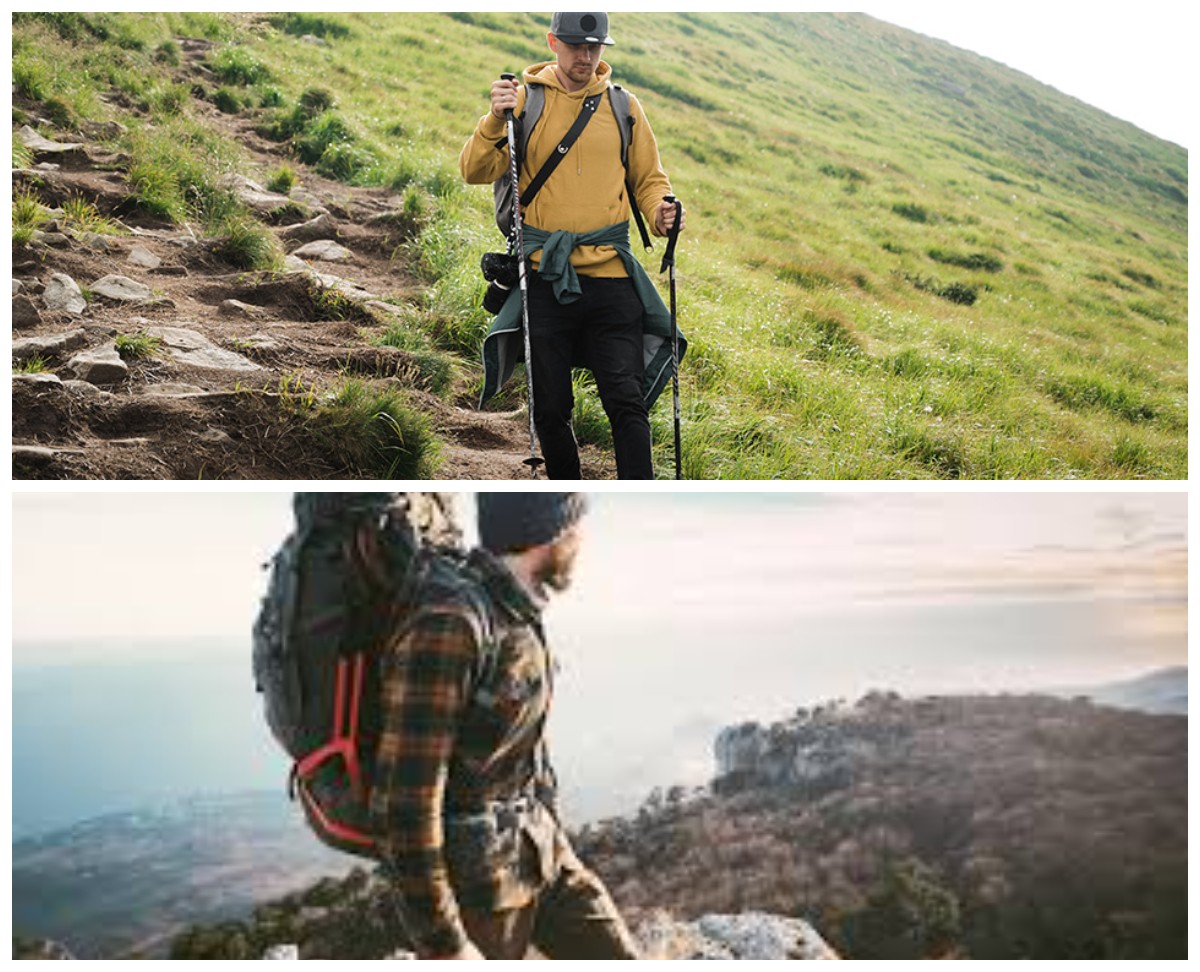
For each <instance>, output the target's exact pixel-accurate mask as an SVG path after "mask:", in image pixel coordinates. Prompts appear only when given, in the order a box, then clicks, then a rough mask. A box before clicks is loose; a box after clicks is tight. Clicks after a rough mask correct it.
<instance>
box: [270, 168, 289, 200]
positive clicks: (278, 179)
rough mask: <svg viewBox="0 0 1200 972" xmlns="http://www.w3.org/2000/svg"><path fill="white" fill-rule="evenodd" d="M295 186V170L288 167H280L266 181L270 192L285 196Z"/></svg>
mask: <svg viewBox="0 0 1200 972" xmlns="http://www.w3.org/2000/svg"><path fill="white" fill-rule="evenodd" d="M295 185H296V170H295V169H293V168H292V167H291V166H290V165H281V166H280V167H279V168H278V169H276V170H275V171H274V172H273V173H272V174H271V178H270V179H268V180H267V188H268V189H269V190H270V191H271V192H278V193H282V194H283V195H285V196H286V195H287V194H288V193H289V192H291V191H292V189H293V188H294V187H295Z"/></svg>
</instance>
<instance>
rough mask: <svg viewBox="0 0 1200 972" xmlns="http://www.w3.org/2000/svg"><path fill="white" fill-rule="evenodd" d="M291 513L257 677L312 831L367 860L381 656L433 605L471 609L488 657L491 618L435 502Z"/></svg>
mask: <svg viewBox="0 0 1200 972" xmlns="http://www.w3.org/2000/svg"><path fill="white" fill-rule="evenodd" d="M293 505H294V509H295V514H296V526H295V529H294V530H293V531H292V533H291V534H289V535H288V537H287V538H286V539H285V540H284V541H283V543H282V545H281V546H280V548H279V550H278V551H277V552H276V554H275V555H274V557H273V558H272V560H271V563H270V564H269V565H268V569H269V571H270V573H269V579H268V583H267V590H266V593H265V595H264V597H263V600H262V605H261V607H260V609H259V613H258V617H257V619H256V621H255V624H254V634H253V667H254V679H255V683H256V687H257V689H258V691H259V692H260V693H262V695H263V703H264V710H265V715H266V720H267V724H268V726H269V727H270V730H271V733H272V735H274V737H275V739H276V741H277V742H278V743H279V744H280V745H281V746H282V747H283V749H284V750H285V751H286V752H287V754H288V755H289V756H290V757H291V758H292V760H293V765H292V769H291V773H290V778H289V784H288V792H289V795H290V796H291V798H292V799H293V800H295V799H298V800H299V801H300V803H301V805H302V807H303V809H304V813H305V817H306V819H307V821H308V824H309V826H310V827H311V828H312V829H313V831H314V832H315V833H316V834H317V836H318V837H319V838H320V839H321V840H322V841H324V842H325V843H326V844H328V845H329V846H331V847H334V848H336V849H338V850H342V851H346V852H349V853H353V854H358V855H360V856H364V857H371V858H373V857H375V856H376V845H375V839H374V836H373V834H372V828H371V824H370V791H371V782H372V777H373V768H374V755H375V751H376V747H377V745H378V741H379V736H380V733H381V731H382V712H381V705H380V689H381V677H380V657H381V650H382V648H383V647H384V646H385V644H386V643H388V641H389V640H394V639H395V638H397V637H399V636H400V633H401V632H402V631H403V629H404V627H405V626H406V625H407V624H408V623H410V622H411V620H412V618H413V617H415V615H416V614H417V612H419V611H420V610H421V609H422V608H423V607H424V606H425V604H426V603H427V602H429V601H430V600H431V599H432V598H434V597H437V599H438V601H439V602H446V601H449V602H452V603H454V604H459V605H469V610H467V611H466V612H464V613H465V615H466V616H467V617H468V620H470V622H471V624H472V627H473V628H474V629H475V632H476V636H477V640H478V643H479V644H480V645H481V646H484V650H488V648H489V647H490V646H491V645H492V644H493V641H494V639H493V636H492V632H491V624H490V620H489V618H490V613H489V610H488V607H487V604H486V602H485V601H484V599H483V595H482V593H481V592H480V591H479V589H478V586H477V585H476V584H475V583H473V582H472V581H471V579H470V578H469V577H468V575H467V571H466V563H465V555H464V554H463V552H462V549H461V547H460V545H459V535H458V531H457V529H456V528H455V526H454V523H453V519H452V518H451V517H450V516H449V515H448V511H447V509H446V505H445V503H444V501H442V500H441V498H440V497H439V496H438V495H437V494H431V493H400V494H395V493H297V494H296V496H295V500H294V504H293Z"/></svg>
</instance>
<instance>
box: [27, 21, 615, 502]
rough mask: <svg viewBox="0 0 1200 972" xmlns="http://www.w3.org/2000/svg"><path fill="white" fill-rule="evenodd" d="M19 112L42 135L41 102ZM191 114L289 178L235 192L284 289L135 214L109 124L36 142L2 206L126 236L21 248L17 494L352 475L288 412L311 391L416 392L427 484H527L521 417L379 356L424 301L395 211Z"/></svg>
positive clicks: (219, 122)
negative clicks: (269, 243)
mask: <svg viewBox="0 0 1200 972" xmlns="http://www.w3.org/2000/svg"><path fill="white" fill-rule="evenodd" d="M181 43H182V46H183V50H184V56H185V62H184V64H183V65H182V66H181V67H180V69H179V71H180V78H179V79H180V80H183V81H188V82H191V81H194V80H197V79H198V75H201V74H203V73H204V71H205V70H206V69H205V68H204V67H203V65H202V63H201V60H202V58H203V56H204V55H205V54H206V53H207V51H206V44H205V42H197V41H184V40H182V39H181ZM19 107H21V108H23V109H25V110H26V111H27V112H28V113H29V114H30V115H31V116H32V117H34V118H36V116H37V111H38V106H37V105H36V104H32V103H30V104H21V105H19ZM193 110H194V111H195V112H196V113H197V114H200V115H201V116H202V117H203V118H204V121H205V123H206V124H207V125H209V126H210V127H211V128H213V129H214V130H217V131H219V132H221V133H222V134H224V135H226V136H228V137H230V138H232V139H234V140H236V141H237V142H238V143H239V144H241V145H242V146H243V148H244V150H245V152H246V153H247V155H248V156H249V158H250V160H251V165H252V166H254V167H256V168H257V169H259V170H261V171H271V170H273V169H276V168H278V167H279V166H280V165H281V164H282V163H283V162H285V161H286V162H287V164H288V165H290V166H291V167H292V168H293V169H294V170H296V172H297V174H298V176H299V179H298V182H297V185H296V187H295V188H294V189H293V190H292V191H291V192H290V193H289V194H288V195H287V196H282V195H279V194H275V193H269V192H267V191H266V190H265V189H264V188H263V187H262V186H261V185H260V184H257V183H254V182H253V181H251V180H250V179H247V178H245V177H244V176H238V177H236V187H235V188H236V191H237V192H238V193H239V195H240V196H241V197H242V198H243V200H244V201H245V202H246V203H247V204H248V205H249V206H250V207H251V208H252V209H253V210H255V212H256V213H257V214H258V215H259V216H260V218H262V219H264V221H266V222H269V223H271V222H273V223H274V224H275V225H273V226H272V232H273V233H275V234H276V235H277V236H278V238H279V240H280V242H281V243H282V244H283V246H284V248H285V250H286V251H287V253H288V254H289V255H288V257H287V259H288V269H287V272H285V273H281V274H279V273H247V272H240V271H238V270H237V269H236V268H235V267H233V266H231V265H230V264H229V263H228V262H226V261H225V260H223V259H222V257H221V255H220V252H219V250H218V248H217V247H216V245H215V244H216V241H213V240H205V239H203V238H202V237H200V236H199V235H198V233H199V230H198V229H197V228H195V227H191V226H186V225H185V226H183V227H179V226H173V225H170V224H168V223H165V222H164V221H162V220H161V219H157V218H154V217H152V216H148V215H147V214H146V213H144V212H139V210H138V209H137V207H136V205H135V204H134V203H133V202H132V197H133V193H132V190H131V188H130V187H129V185H128V183H127V181H126V179H125V176H124V174H123V172H122V171H121V169H122V163H123V161H124V160H123V159H122V158H120V157H119V156H117V155H113V154H111V153H109V152H107V151H106V150H105V149H104V148H102V147H101V145H100V142H101V141H102V140H103V139H104V138H105V136H106V135H111V132H110V131H107V130H106V129H105V127H104V126H100V125H95V126H88V125H85V126H83V127H84V128H85V131H83V132H80V133H77V134H76V135H73V136H72V138H71V142H70V143H59V144H57V145H43V144H41V143H35V144H33V145H32V146H31V147H32V148H33V152H34V163H33V165H32V167H31V168H30V169H24V170H14V173H13V185H14V192H16V191H19V190H20V189H21V188H23V187H28V188H36V190H37V192H38V193H39V195H40V196H41V198H42V200H43V201H44V202H46V203H47V204H48V205H50V206H54V207H60V206H62V205H63V204H64V203H66V202H67V201H68V200H71V199H83V200H86V201H88V202H91V203H93V204H94V205H95V207H96V208H97V210H98V211H99V212H100V213H101V214H102V215H104V216H107V217H109V218H111V219H114V220H117V221H118V222H119V223H120V224H121V226H122V227H123V228H124V230H125V231H127V232H122V233H121V234H120V235H115V236H112V235H105V236H98V235H95V234H90V233H83V232H79V231H77V230H75V229H73V228H72V227H71V226H70V225H69V224H67V223H66V222H65V221H64V220H62V219H55V220H52V221H51V222H50V223H48V224H47V225H44V226H43V227H41V230H40V231H39V232H38V233H37V234H35V238H34V240H33V241H32V242H30V243H29V244H28V245H24V246H16V245H14V247H13V356H14V365H15V364H16V363H19V362H30V361H31V360H33V359H40V361H41V362H43V367H44V370H41V371H35V372H32V373H24V372H21V373H15V374H14V378H13V392H12V402H13V426H12V436H13V437H12V441H13V477H14V478H53V479H83V478H88V479H142V478H155V479H185V478H186V479H194V478H204V479H327V478H335V479H360V478H364V474H363V473H362V472H361V471H360V470H356V469H353V468H348V467H346V466H345V465H344V464H342V463H339V462H338V461H336V460H334V459H332V458H331V457H330V456H329V455H328V454H327V453H328V450H327V449H323V448H322V447H321V446H320V444H319V443H318V442H317V441H316V440H315V439H313V437H312V436H311V435H309V434H308V433H307V431H306V429H305V426H304V423H303V422H298V421H296V420H295V419H294V417H293V413H292V410H291V408H290V407H289V406H290V405H291V404H292V403H294V401H295V400H296V399H297V398H298V397H301V396H303V395H304V394H305V393H306V391H305V390H307V389H313V388H315V389H316V390H317V392H318V394H320V393H325V392H328V391H329V390H330V389H332V388H334V387H337V386H338V385H339V384H340V382H341V380H342V378H343V377H344V376H346V375H353V376H355V377H359V378H361V379H363V380H364V381H367V382H370V383H371V384H372V385H381V386H384V387H403V388H405V389H406V390H407V391H408V392H409V394H410V397H411V401H412V403H413V405H414V406H416V407H417V408H418V409H420V410H421V411H422V412H423V413H424V414H425V415H426V416H427V418H428V420H429V422H430V425H431V427H432V429H433V430H434V431H435V432H436V433H437V435H438V437H439V438H440V439H441V440H442V443H443V445H442V449H441V458H440V462H439V464H438V465H437V467H436V469H435V471H434V476H435V477H436V478H438V479H448V480H481V479H522V478H527V477H528V469H527V467H525V466H524V465H522V459H524V458H525V457H526V456H527V454H528V425H527V419H526V415H525V412H524V410H519V411H515V412H479V411H477V410H476V409H475V408H474V405H473V401H472V395H471V393H470V391H469V389H468V388H467V387H466V382H464V381H461V380H460V382H459V383H458V385H457V386H455V387H452V388H451V390H450V391H449V392H447V393H445V394H443V395H442V396H437V395H433V394H430V393H429V392H428V391H425V390H423V389H422V387H421V383H420V382H421V379H420V375H419V372H418V369H417V368H416V367H415V364H414V359H413V357H412V356H411V355H410V354H409V353H407V352H404V351H401V350H399V349H396V348H390V347H382V346H378V345H375V344H373V343H372V338H373V337H375V336H377V335H379V334H381V333H383V331H384V330H386V328H387V326H388V325H389V324H390V323H394V322H398V321H402V320H403V316H404V308H405V306H406V305H407V306H409V307H412V306H415V305H416V303H417V302H419V300H420V298H421V295H422V286H423V285H422V283H421V281H420V280H419V279H418V278H417V276H416V275H415V274H414V273H413V272H412V270H411V268H410V267H409V265H408V264H407V262H406V255H405V250H404V249H403V247H402V244H403V243H404V242H405V241H406V240H407V239H409V238H410V235H411V233H412V231H413V227H412V225H411V222H410V221H408V220H406V219H405V217H404V216H403V214H402V212H401V207H402V199H401V197H399V196H398V195H397V194H396V193H394V192H393V191H391V190H388V189H381V188H353V187H349V186H346V185H344V184H342V183H338V182H333V181H330V180H328V179H324V178H322V177H321V176H319V175H318V174H317V173H315V172H313V171H311V170H310V169H308V168H307V167H305V166H304V165H302V164H301V163H299V162H298V161H297V160H295V159H292V158H289V157H287V156H286V155H285V149H284V147H283V146H281V145H279V144H276V143H273V142H270V141H269V140H267V139H265V138H263V137H262V136H260V135H258V134H257V133H256V132H255V131H254V127H255V125H256V124H257V123H258V119H257V118H254V117H250V116H248V115H244V114H243V115H225V114H222V113H220V112H219V111H217V109H216V108H215V107H213V106H212V105H209V104H207V103H204V102H200V101H196V102H194V103H193ZM288 203H292V204H295V205H293V206H292V212H291V214H290V215H288V216H282V217H281V216H280V215H279V214H278V210H280V209H281V208H283V207H286V206H287V204H288ZM273 212H275V215H273V216H272V215H270V214H271V213H273ZM113 276H117V277H120V278H122V279H121V280H120V281H118V282H117V286H116V287H115V288H112V289H111V291H110V288H109V286H107V285H106V284H104V283H103V281H104V278H106V277H107V278H111V277H113ZM66 278H69V280H67V279H66ZM110 282H111V281H110ZM76 287H77V288H78V289H79V290H81V291H82V293H79V292H78V291H75V292H74V293H73V291H74V290H75V288H76ZM108 291H110V292H108ZM106 292H107V293H106ZM330 293H334V294H337V295H339V297H338V300H337V301H336V303H337V305H338V310H339V314H338V315H332V316H345V317H348V318H349V319H340V320H339V319H334V320H330V319H329V318H330V317H331V312H330V301H329V299H328V295H329V294H330ZM72 299H74V303H72ZM135 333H146V334H149V335H152V336H154V337H156V338H158V339H159V341H160V342H161V345H160V348H161V351H160V353H157V354H155V355H154V356H153V357H147V358H140V359H128V356H126V359H124V360H123V359H122V358H121V356H120V355H119V354H118V353H117V351H116V348H115V346H114V339H115V338H116V336H117V335H119V334H121V335H128V334H135ZM14 370H15V367H14ZM583 454H584V460H583V461H584V470H585V472H584V474H585V476H586V477H587V478H589V479H592V478H612V477H613V475H614V467H613V464H612V460H611V457H610V456H607V455H605V454H603V453H601V452H600V451H599V450H596V449H591V448H585V449H584V450H583Z"/></svg>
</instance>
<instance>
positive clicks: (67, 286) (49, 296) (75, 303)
mask: <svg viewBox="0 0 1200 972" xmlns="http://www.w3.org/2000/svg"><path fill="white" fill-rule="evenodd" d="M42 302H43V303H44V304H45V305H46V310H50V311H55V312H58V313H63V314H82V313H83V312H84V311H85V310H86V309H87V301H86V300H85V299H84V297H83V291H81V290H80V289H79V284H77V283H76V282H75V281H74V280H72V279H71V278H70V277H68V276H67V275H66V274H65V273H54V274H51V275H50V280H49V282H48V283H47V284H46V289H45V291H44V292H43V293H42Z"/></svg>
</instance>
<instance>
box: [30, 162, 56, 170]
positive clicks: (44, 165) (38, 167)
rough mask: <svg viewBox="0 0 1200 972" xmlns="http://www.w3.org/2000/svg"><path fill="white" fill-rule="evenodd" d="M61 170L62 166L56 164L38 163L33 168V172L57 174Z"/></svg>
mask: <svg viewBox="0 0 1200 972" xmlns="http://www.w3.org/2000/svg"><path fill="white" fill-rule="evenodd" d="M61 168H62V166H61V165H59V164H58V163H57V162H39V163H38V164H37V165H35V166H34V170H35V171H37V172H58V171H59V169H61ZM22 171H28V170H22Z"/></svg>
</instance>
